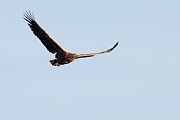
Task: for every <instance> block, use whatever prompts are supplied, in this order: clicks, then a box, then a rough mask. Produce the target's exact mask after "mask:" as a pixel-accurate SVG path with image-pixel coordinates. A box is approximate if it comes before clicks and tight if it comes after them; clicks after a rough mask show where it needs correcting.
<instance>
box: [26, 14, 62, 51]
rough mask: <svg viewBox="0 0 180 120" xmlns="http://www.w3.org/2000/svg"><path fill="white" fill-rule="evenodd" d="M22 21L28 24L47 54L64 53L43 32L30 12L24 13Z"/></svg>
mask: <svg viewBox="0 0 180 120" xmlns="http://www.w3.org/2000/svg"><path fill="white" fill-rule="evenodd" d="M24 19H25V20H26V21H27V22H28V25H29V27H30V28H31V30H32V31H33V33H34V34H35V35H36V36H37V37H38V38H39V39H40V41H41V42H42V43H43V45H44V46H45V47H46V48H47V50H48V51H49V52H51V53H56V52H60V53H61V52H64V50H63V49H62V48H61V47H60V46H59V45H58V44H57V43H56V42H55V41H54V40H53V39H52V38H51V37H50V36H49V35H48V34H47V33H46V32H45V30H43V29H42V28H41V27H40V26H39V25H38V24H37V22H36V21H35V17H34V15H33V14H32V13H31V12H30V11H26V12H25V13H24Z"/></svg>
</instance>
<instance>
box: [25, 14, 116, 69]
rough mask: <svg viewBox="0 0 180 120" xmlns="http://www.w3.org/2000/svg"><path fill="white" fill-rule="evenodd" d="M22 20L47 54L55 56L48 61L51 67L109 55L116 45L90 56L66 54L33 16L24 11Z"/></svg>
mask: <svg viewBox="0 0 180 120" xmlns="http://www.w3.org/2000/svg"><path fill="white" fill-rule="evenodd" d="M23 18H24V19H25V20H26V21H27V22H28V25H29V27H30V28H31V30H32V32H33V33H34V35H35V36H37V37H38V38H39V40H40V41H41V42H42V44H43V45H44V46H45V47H46V49H47V50H48V51H49V52H51V53H53V54H55V59H53V60H50V61H49V62H50V63H51V64H52V65H53V66H60V65H64V64H68V63H70V62H72V61H74V60H75V59H79V58H86V57H93V56H97V55H100V54H105V53H109V52H111V51H112V50H113V49H114V48H115V47H116V46H117V45H118V42H117V43H116V44H115V45H114V46H113V47H112V48H110V49H108V50H106V51H102V52H97V53H90V54H76V53H70V52H66V51H65V50H64V49H63V48H62V47H61V46H59V45H58V43H56V42H55V41H54V40H53V39H52V38H51V37H50V35H48V33H47V32H46V31H45V30H43V29H42V28H41V27H40V26H39V25H38V23H37V22H36V20H35V17H34V14H33V13H32V12H30V11H25V12H24V16H23Z"/></svg>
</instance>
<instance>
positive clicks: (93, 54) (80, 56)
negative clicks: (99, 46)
mask: <svg viewBox="0 0 180 120" xmlns="http://www.w3.org/2000/svg"><path fill="white" fill-rule="evenodd" d="M117 45H118V42H117V43H116V44H115V45H114V46H113V47H112V48H110V49H108V50H106V51H103V52H98V53H90V54H79V55H77V57H76V59H78V58H86V57H93V56H97V55H100V54H105V53H109V52H111V51H112V50H113V49H114V48H115V47H116V46H117Z"/></svg>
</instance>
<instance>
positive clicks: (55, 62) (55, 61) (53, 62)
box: [49, 59, 61, 66]
mask: <svg viewBox="0 0 180 120" xmlns="http://www.w3.org/2000/svg"><path fill="white" fill-rule="evenodd" d="M49 62H50V63H51V64H52V65H53V66H60V65H61V64H59V63H58V62H57V59H54V60H50V61H49Z"/></svg>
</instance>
